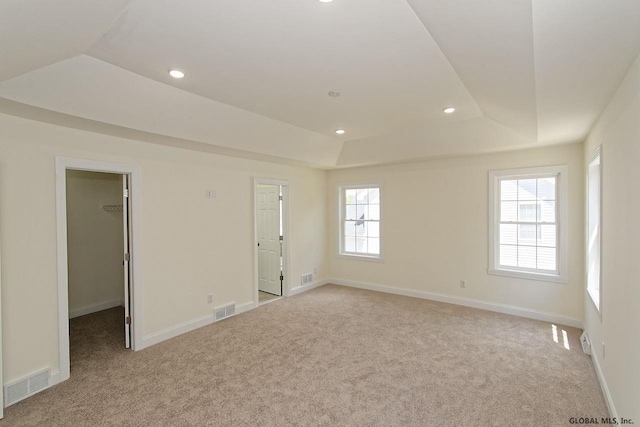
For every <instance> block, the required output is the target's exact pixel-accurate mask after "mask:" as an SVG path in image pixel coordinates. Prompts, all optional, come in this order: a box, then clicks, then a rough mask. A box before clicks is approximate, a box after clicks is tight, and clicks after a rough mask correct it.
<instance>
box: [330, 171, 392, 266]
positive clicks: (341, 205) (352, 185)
mask: <svg viewBox="0 0 640 427" xmlns="http://www.w3.org/2000/svg"><path fill="white" fill-rule="evenodd" d="M382 184H383V183H382V181H381V180H374V181H358V182H340V183H337V184H336V187H335V191H336V203H337V205H336V213H337V221H338V227H337V228H338V238H337V240H336V243H337V248H336V254H335V256H336V258H342V259H349V260H353V261H369V262H381V263H383V262H384V258H383V253H384V247H383V246H384V245H383V242H384V204H383V199H384V188H383V185H382ZM362 188H377V189H378V191H379V197H380V204H379V207H380V218H379V219H378V226H379V228H378V233H379V241H380V248H379V249H380V250H379V253H378V254H370V253H356V252H346V251H345V249H344V245H345V244H344V239H345V236H344V233H345V231H344V223H345V221H346V219H345V217H346V204H345V192H346V190H352V189H362Z"/></svg>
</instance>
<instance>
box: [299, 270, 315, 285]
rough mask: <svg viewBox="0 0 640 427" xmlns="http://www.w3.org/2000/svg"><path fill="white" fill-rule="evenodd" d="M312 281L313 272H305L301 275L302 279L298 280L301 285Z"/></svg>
mask: <svg viewBox="0 0 640 427" xmlns="http://www.w3.org/2000/svg"><path fill="white" fill-rule="evenodd" d="M311 282H313V273H307V274H303V275H302V280H301V281H300V284H301V285H308V284H309V283H311Z"/></svg>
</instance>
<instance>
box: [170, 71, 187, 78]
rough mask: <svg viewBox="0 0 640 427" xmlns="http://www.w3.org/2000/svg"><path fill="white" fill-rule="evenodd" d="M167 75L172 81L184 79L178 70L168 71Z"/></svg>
mask: <svg viewBox="0 0 640 427" xmlns="http://www.w3.org/2000/svg"><path fill="white" fill-rule="evenodd" d="M169 75H170V76H171V77H173V78H174V79H181V78H183V77H184V73H183V72H182V71H180V70H169Z"/></svg>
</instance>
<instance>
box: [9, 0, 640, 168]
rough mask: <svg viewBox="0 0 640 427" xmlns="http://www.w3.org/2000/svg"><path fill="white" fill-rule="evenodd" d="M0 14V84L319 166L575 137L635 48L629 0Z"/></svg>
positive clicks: (75, 109) (104, 115) (72, 5)
mask: <svg viewBox="0 0 640 427" xmlns="http://www.w3.org/2000/svg"><path fill="white" fill-rule="evenodd" d="M0 17H1V18H0V19H2V22H0V40H2V41H1V42H0V55H1V56H2V58H3V60H2V61H0V64H1V65H0V97H4V98H7V99H10V100H13V101H18V102H21V103H25V104H29V105H34V106H37V107H41V108H45V109H49V110H53V111H57V112H62V113H66V114H70V115H74V116H78V117H83V118H86V119H91V120H94V121H99V122H104V123H109V124H112V125H118V126H124V127H128V128H132V129H136V130H142V131H146V132H150V133H155V134H161V135H167V136H170V137H175V138H182V139H187V140H192V141H197V142H201V143H207V144H212V145H216V146H220V147H228V148H234V149H238V150H243V151H246V152H255V153H261V154H266V155H273V156H277V157H282V158H286V159H291V160H297V161H302V162H305V163H310V164H315V165H317V166H319V167H333V166H353V165H362V164H375V163H384V162H389V161H403V160H410V159H416V158H428V157H433V156H448V155H463V154H472V153H480V152H492V151H500V150H511V149H517V148H525V147H532V146H537V145H542V144H558V143H568V142H575V141H580V140H582V139H584V137H585V136H586V134H587V133H588V131H589V130H590V129H591V127H592V126H593V124H594V122H595V120H596V119H597V117H598V115H599V114H600V112H601V111H602V110H603V108H604V107H605V105H606V103H607V102H608V100H609V99H610V98H611V96H612V95H613V93H614V91H615V89H616V88H617V87H618V85H619V84H620V82H621V81H622V79H623V77H624V75H625V73H626V71H627V70H628V69H629V67H630V65H631V63H632V62H633V60H634V59H635V58H636V56H637V55H638V52H639V50H640V25H638V22H640V2H639V1H637V0H616V1H615V2H611V1H607V0H563V1H562V2H558V1H556V0H535V1H532V0H486V1H483V2H478V1H473V0H449V1H446V2H443V1H439V0H334V1H333V2H332V3H321V2H318V1H317V0H271V1H269V2H255V1H250V0H235V1H225V2H211V1H208V0H188V1H183V2H173V1H168V0H130V1H125V0H114V1H109V2H103V1H98V0H82V1H80V0H64V1H63V2H57V3H56V4H55V5H53V4H52V3H51V2H47V1H44V0H35V1H31V2H24V1H18V0H9V1H4V2H2V3H0ZM170 68H178V69H181V70H184V71H185V73H186V77H185V78H184V79H182V80H174V79H172V78H171V77H169V76H168V74H167V71H168V70H169V69H170ZM331 90H338V91H340V92H341V93H342V96H340V97H338V98H331V97H329V96H328V95H327V92H329V91H331ZM449 105H453V106H455V107H456V108H457V111H456V113H454V114H453V115H445V114H443V113H442V109H443V108H444V107H446V106H449ZM338 128H344V129H346V130H347V133H346V134H345V135H343V136H337V135H336V134H335V133H334V131H335V129H338Z"/></svg>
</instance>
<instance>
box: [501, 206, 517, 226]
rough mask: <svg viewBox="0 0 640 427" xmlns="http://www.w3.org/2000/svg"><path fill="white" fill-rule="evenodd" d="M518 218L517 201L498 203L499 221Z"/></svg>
mask: <svg viewBox="0 0 640 427" xmlns="http://www.w3.org/2000/svg"><path fill="white" fill-rule="evenodd" d="M517 220H518V202H501V203H500V221H503V222H509V221H517Z"/></svg>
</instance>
